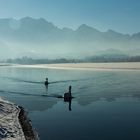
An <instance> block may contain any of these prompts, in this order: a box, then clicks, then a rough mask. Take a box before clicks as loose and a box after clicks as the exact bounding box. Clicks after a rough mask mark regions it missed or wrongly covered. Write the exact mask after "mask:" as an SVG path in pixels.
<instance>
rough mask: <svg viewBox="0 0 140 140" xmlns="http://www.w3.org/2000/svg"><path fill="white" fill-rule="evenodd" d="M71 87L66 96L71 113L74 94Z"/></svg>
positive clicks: (65, 99)
mask: <svg viewBox="0 0 140 140" xmlns="http://www.w3.org/2000/svg"><path fill="white" fill-rule="evenodd" d="M71 88H72V87H71V86H69V91H68V92H66V93H65V94H64V102H68V103H69V111H71V102H72V94H71Z"/></svg>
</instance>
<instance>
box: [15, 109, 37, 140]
mask: <svg viewBox="0 0 140 140" xmlns="http://www.w3.org/2000/svg"><path fill="white" fill-rule="evenodd" d="M18 107H19V109H20V112H19V116H18V119H19V122H20V125H21V127H22V131H23V133H24V136H25V139H26V140H39V137H38V134H37V132H36V131H35V129H34V128H33V127H32V124H31V121H30V120H29V118H28V117H27V112H26V111H25V110H24V108H23V107H21V106H18Z"/></svg>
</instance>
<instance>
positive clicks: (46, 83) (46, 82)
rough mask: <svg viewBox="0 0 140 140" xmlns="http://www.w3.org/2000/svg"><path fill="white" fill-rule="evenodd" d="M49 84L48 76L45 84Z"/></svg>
mask: <svg viewBox="0 0 140 140" xmlns="http://www.w3.org/2000/svg"><path fill="white" fill-rule="evenodd" d="M48 84H49V82H48V78H46V81H45V86H47V85H48Z"/></svg>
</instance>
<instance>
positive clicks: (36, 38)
mask: <svg viewBox="0 0 140 140" xmlns="http://www.w3.org/2000/svg"><path fill="white" fill-rule="evenodd" d="M103 54H108V55H109V54H111V55H117V54H121V55H122V54H124V55H139V54H140V32H139V33H136V34H132V35H129V34H122V33H118V32H116V31H113V30H108V31H106V32H101V31H99V30H97V29H95V28H93V27H90V26H88V25H86V24H83V25H81V26H79V27H78V28H77V29H76V30H72V29H70V28H63V29H60V28H58V27H57V26H55V25H54V24H53V23H50V22H48V21H46V20H45V19H43V18H40V19H34V18H31V17H25V18H22V19H19V20H16V19H13V18H9V19H0V58H1V59H5V58H16V57H22V56H28V57H33V58H62V57H63V58H66V57H67V58H83V57H87V56H93V55H103Z"/></svg>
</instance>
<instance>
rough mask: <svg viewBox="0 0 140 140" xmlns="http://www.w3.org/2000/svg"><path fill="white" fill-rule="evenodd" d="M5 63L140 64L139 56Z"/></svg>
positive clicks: (23, 58) (25, 59)
mask: <svg viewBox="0 0 140 140" xmlns="http://www.w3.org/2000/svg"><path fill="white" fill-rule="evenodd" d="M5 62H6V63H16V64H52V63H83V62H84V63H89V62H96V63H101V62H140V56H125V55H119V56H118V55H117V56H112V55H111V56H108V55H102V56H91V57H87V58H85V59H66V58H61V59H33V58H28V57H22V58H16V59H8V60H6V61H5Z"/></svg>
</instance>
